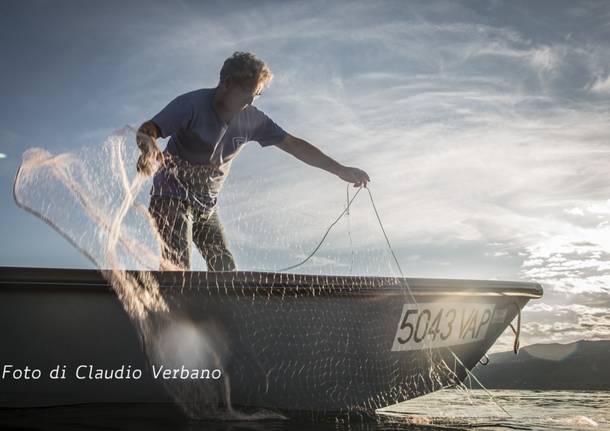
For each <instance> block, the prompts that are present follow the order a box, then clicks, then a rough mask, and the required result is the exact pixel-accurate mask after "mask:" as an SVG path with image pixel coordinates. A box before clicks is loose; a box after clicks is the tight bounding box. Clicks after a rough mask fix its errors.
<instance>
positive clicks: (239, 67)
mask: <svg viewBox="0 0 610 431" xmlns="http://www.w3.org/2000/svg"><path fill="white" fill-rule="evenodd" d="M227 78H231V79H232V80H233V81H234V82H236V83H238V84H239V85H244V86H252V87H254V88H255V89H256V91H261V90H262V89H263V88H265V87H266V86H267V85H268V84H269V82H270V81H271V78H273V74H272V73H271V69H269V66H267V63H265V62H264V61H263V60H261V59H260V58H258V57H257V56H256V55H254V54H252V53H250V52H241V51H236V52H234V53H233V55H232V56H231V57H229V58H227V59H226V60H225V62H224V64H223V65H222V68H221V69H220V82H223V81H224V80H226V79H227Z"/></svg>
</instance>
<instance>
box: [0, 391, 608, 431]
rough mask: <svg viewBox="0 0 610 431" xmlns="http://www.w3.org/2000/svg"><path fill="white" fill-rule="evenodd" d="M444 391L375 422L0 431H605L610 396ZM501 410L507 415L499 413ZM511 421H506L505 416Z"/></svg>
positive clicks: (82, 420)
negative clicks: (469, 430) (64, 430)
mask: <svg viewBox="0 0 610 431" xmlns="http://www.w3.org/2000/svg"><path fill="white" fill-rule="evenodd" d="M490 393H491V396H492V397H493V399H494V400H495V401H491V399H490V395H489V394H487V393H486V392H485V391H482V390H469V391H465V390H457V389H449V390H444V391H440V392H437V393H434V394H431V395H427V396H425V397H421V398H418V399H414V400H411V401H408V402H406V403H402V404H397V405H395V406H391V407H390V408H387V409H385V411H384V412H383V414H380V415H378V417H377V419H364V418H360V419H358V418H351V419H349V420H347V419H345V418H333V417H323V418H317V419H315V420H311V421H307V420H302V419H301V420H298V421H295V420H286V421H280V420H267V421H247V422H246V421H240V422H237V421H236V422H220V421H191V420H187V419H185V418H183V417H182V416H181V414H180V412H179V411H178V410H177V409H176V408H175V407H173V406H167V405H156V406H151V405H125V404H122V405H115V404H105V405H104V404H102V405H100V404H97V405H75V406H66V407H52V408H38V409H0V428H2V429H6V428H13V429H14V428H17V429H28V430H43V429H67V430H83V429H98V430H99V429H104V430H151V431H152V430H162V431H165V430H189V431H190V430H192V431H196V430H202V431H203V430H206V431H207V430H223V431H224V430H227V431H228V430H234V431H237V430H312V431H313V430H346V431H347V430H349V431H369V430H370V431H373V430H380V431H385V430H435V429H458V430H459V429H462V430H467V429H476V430H515V429H516V430H610V392H604V391H516V390H491V391H490ZM498 405H499V406H501V407H502V408H503V409H505V410H506V411H507V412H508V414H507V413H505V412H504V411H503V410H502V409H501V408H500V407H499V406H498ZM509 414H510V416H509Z"/></svg>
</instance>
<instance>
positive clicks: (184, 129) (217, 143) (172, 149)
mask: <svg viewBox="0 0 610 431" xmlns="http://www.w3.org/2000/svg"><path fill="white" fill-rule="evenodd" d="M215 91H216V89H215V88H204V89H201V90H196V91H191V92H189V93H185V94H182V95H180V96H178V97H176V98H175V99H174V100H172V101H171V102H170V103H169V104H168V105H167V106H166V107H165V108H163V109H162V110H161V112H159V113H158V114H157V115H155V116H154V117H153V118H152V119H151V121H152V122H153V123H155V124H156V125H157V127H158V128H159V130H160V132H161V137H162V138H166V137H168V136H169V137H170V139H169V142H168V144H167V148H166V149H165V151H164V153H165V156H166V159H171V160H176V161H177V162H178V163H174V164H171V163H170V164H169V165H170V166H172V167H173V171H172V169H170V168H168V169H160V170H159V171H157V173H156V174H155V177H154V181H153V187H152V190H151V194H152V195H154V196H172V197H178V198H180V199H186V200H189V201H191V203H194V204H196V205H198V206H199V207H200V209H202V210H208V211H209V210H211V209H213V208H214V206H215V205H216V196H217V194H218V191H219V190H220V187H221V186H222V183H223V182H224V179H225V177H226V175H227V174H228V173H229V169H230V167H231V162H232V160H233V159H234V158H235V157H236V156H237V154H238V153H239V151H240V150H241V149H242V147H243V145H244V144H245V143H246V142H249V141H256V142H258V143H259V144H260V145H261V146H262V147H266V146H269V145H277V144H279V143H281V142H282V141H283V140H284V138H285V137H286V132H285V131H284V130H283V129H282V128H281V127H280V126H278V125H277V124H276V123H274V122H273V120H271V119H270V118H269V117H268V116H267V115H265V113H263V112H262V111H260V110H258V109H257V108H256V107H254V106H252V105H249V106H247V107H246V108H245V109H244V110H243V111H241V112H239V113H237V114H235V116H234V117H233V118H232V119H231V121H230V122H229V123H228V124H227V123H225V122H224V121H223V120H222V119H221V118H220V117H219V116H218V114H216V111H214V108H213V107H212V102H213V100H214V93H215ZM185 166H187V167H188V168H189V169H191V170H192V172H191V173H189V174H188V175H176V174H175V172H182V171H184V169H183V168H184V167H185ZM196 172H199V173H200V175H206V176H208V178H207V179H205V180H202V179H201V178H199V179H197V180H196V181H194V182H192V183H189V180H188V178H191V177H192V176H193V175H194V174H193V173H196ZM189 175H190V177H189ZM185 182H186V183H187V184H185ZM206 184H207V186H206ZM202 185H203V186H202ZM207 188H209V190H205V189H207ZM202 189H203V190H202ZM193 201H194V202H193Z"/></svg>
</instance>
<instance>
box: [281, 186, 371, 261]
mask: <svg viewBox="0 0 610 431" xmlns="http://www.w3.org/2000/svg"><path fill="white" fill-rule="evenodd" d="M361 190H362V187H360V188H359V189H358V191H357V192H356V193H355V194H354V196H353V197H352V199H351V200H348V202H347V207H346V208H345V209H344V210H343V211H342V212H341V214H339V217H337V218H336V219H335V221H334V222H332V223H331V225H330V226H329V227H328V229H326V232H325V233H324V236H322V239H321V240H320V242H319V243H318V245H317V246H316V248H314V249H313V251H312V252H311V253H309V256H307V257H306V258H305V259H303V260H302V261H301V262H299V263H297V264H296V265H292V266H288V267H286V268H282V269H278V270H276V271H275V272H284V271H289V270H291V269H294V268H297V267H299V266H301V265H303V264H304V263H305V262H307V261H308V260H309V259H311V258H312V257H313V256H314V255H315V254H316V253H317V252H318V250H319V249H320V247H322V244H324V240H325V239H326V237H327V236H328V234H329V233H330V231H331V229H332V228H333V227H334V226H335V225H336V224H337V223H338V222H339V220H341V218H342V217H343V215H345V214H346V213H348V211H349V208H350V206H351V205H352V202H354V199H356V196H358V193H360V191H361ZM348 196H349V195H348Z"/></svg>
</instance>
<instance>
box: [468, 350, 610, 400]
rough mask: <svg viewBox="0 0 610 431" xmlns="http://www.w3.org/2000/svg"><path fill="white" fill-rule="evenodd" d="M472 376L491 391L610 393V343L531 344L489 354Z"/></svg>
mask: <svg viewBox="0 0 610 431" xmlns="http://www.w3.org/2000/svg"><path fill="white" fill-rule="evenodd" d="M473 373H474V375H475V376H477V378H478V379H479V380H480V381H481V382H482V383H483V384H484V385H485V386H486V387H487V388H494V389H545V390H553V389H572V390H575V389H577V390H578V389H580V390H584V389H588V390H610V340H604V341H577V342H575V343H570V344H533V345H531V346H527V347H524V348H522V349H521V350H519V353H518V354H517V355H515V354H514V353H513V352H505V353H496V354H492V355H490V356H489V364H488V365H486V366H483V365H481V364H478V365H477V366H476V367H475V369H474V370H473Z"/></svg>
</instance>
